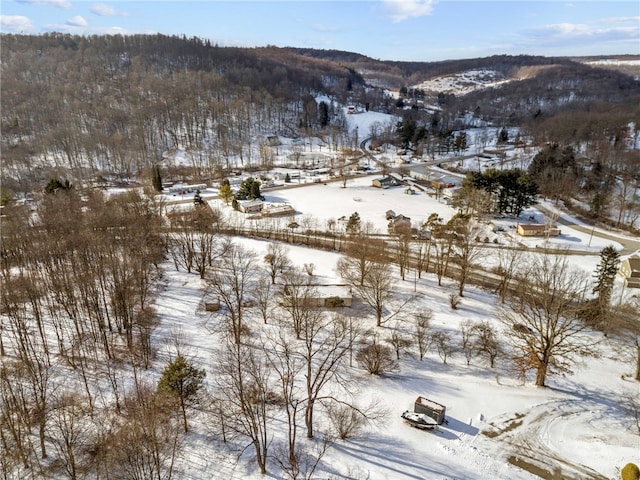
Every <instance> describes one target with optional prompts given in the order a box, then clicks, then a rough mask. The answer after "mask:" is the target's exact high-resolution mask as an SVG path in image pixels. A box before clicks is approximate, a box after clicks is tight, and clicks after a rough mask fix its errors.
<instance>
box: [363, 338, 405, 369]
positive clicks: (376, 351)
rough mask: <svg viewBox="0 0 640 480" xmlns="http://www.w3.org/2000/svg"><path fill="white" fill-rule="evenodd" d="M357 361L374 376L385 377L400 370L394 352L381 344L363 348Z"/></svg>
mask: <svg viewBox="0 0 640 480" xmlns="http://www.w3.org/2000/svg"><path fill="white" fill-rule="evenodd" d="M356 361H357V362H358V364H359V365H360V366H361V367H362V368H364V369H365V370H366V371H367V372H369V373H371V374H373V375H383V374H385V373H386V372H390V371H393V370H396V369H397V368H398V364H397V363H396V361H395V359H394V358H393V350H391V348H390V347H387V346H386V345H380V344H379V343H372V344H370V345H367V346H365V347H362V348H361V349H360V350H359V351H358V353H357V354H356Z"/></svg>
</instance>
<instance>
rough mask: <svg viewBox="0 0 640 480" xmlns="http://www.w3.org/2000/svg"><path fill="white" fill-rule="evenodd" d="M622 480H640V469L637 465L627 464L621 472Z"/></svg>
mask: <svg viewBox="0 0 640 480" xmlns="http://www.w3.org/2000/svg"><path fill="white" fill-rule="evenodd" d="M620 476H621V477H622V480H640V469H639V468H638V466H637V465H636V464H635V463H627V464H626V465H625V466H624V467H623V468H622V470H621V471H620Z"/></svg>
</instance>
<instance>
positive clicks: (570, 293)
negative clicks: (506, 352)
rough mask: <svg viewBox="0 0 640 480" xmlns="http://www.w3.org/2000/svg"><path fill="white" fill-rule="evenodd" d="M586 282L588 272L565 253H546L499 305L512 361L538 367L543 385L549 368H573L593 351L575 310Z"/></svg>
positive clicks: (524, 368) (538, 378) (528, 367)
mask: <svg viewBox="0 0 640 480" xmlns="http://www.w3.org/2000/svg"><path fill="white" fill-rule="evenodd" d="M585 288H586V285H585V279H584V276H583V275H582V274H581V273H580V272H576V271H574V270H571V269H570V268H569V265H568V262H567V259H566V257H563V256H551V255H543V256H542V258H540V259H537V260H536V261H534V262H533V264H532V266H531V268H530V269H529V271H528V272H526V275H525V276H524V278H523V279H522V280H521V281H520V284H519V287H518V292H517V294H516V295H514V296H513V297H510V298H508V299H507V301H506V303H505V305H504V307H503V308H501V309H500V317H501V319H502V321H503V323H504V325H505V327H506V333H507V335H508V339H509V343H510V344H511V347H512V356H513V360H514V363H515V364H516V366H517V368H518V370H519V371H521V372H526V371H527V370H534V371H535V372H536V385H537V386H539V387H544V386H545V385H546V379H547V376H548V375H549V374H553V373H563V372H569V371H570V366H571V365H572V364H573V363H574V362H575V361H577V359H578V358H580V357H582V356H584V355H590V354H593V353H594V351H593V340H592V339H591V338H590V337H589V336H587V335H585V334H586V332H587V326H586V325H585V323H584V322H583V321H582V320H581V319H580V318H578V316H577V315H576V313H577V310H578V302H579V300H580V298H581V295H582V292H583V291H584V289H585Z"/></svg>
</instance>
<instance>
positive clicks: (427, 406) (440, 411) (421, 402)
mask: <svg viewBox="0 0 640 480" xmlns="http://www.w3.org/2000/svg"><path fill="white" fill-rule="evenodd" d="M446 410H447V407H445V406H444V405H441V404H439V403H438V402H434V401H433V400H429V399H428V398H425V397H418V398H417V399H416V402H415V403H414V405H413V411H414V412H415V413H423V414H425V415H428V416H429V417H431V418H433V419H434V420H435V421H436V422H438V425H442V424H443V423H444V417H445V412H446Z"/></svg>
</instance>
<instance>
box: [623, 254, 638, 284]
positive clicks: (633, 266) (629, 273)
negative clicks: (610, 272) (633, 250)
mask: <svg viewBox="0 0 640 480" xmlns="http://www.w3.org/2000/svg"><path fill="white" fill-rule="evenodd" d="M618 272H619V273H620V275H622V277H623V278H624V280H625V284H626V286H627V288H640V255H632V256H630V257H627V258H625V259H624V260H622V261H621V262H620V268H619V269H618Z"/></svg>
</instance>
